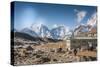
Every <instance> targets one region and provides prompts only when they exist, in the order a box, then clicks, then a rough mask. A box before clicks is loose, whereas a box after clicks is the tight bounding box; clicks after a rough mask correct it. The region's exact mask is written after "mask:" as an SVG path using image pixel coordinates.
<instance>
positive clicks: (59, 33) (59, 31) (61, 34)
mask: <svg viewBox="0 0 100 67" xmlns="http://www.w3.org/2000/svg"><path fill="white" fill-rule="evenodd" d="M66 33H67V28H66V27H65V26H58V27H56V28H54V29H52V30H51V34H52V38H53V39H64V38H65V36H66Z"/></svg>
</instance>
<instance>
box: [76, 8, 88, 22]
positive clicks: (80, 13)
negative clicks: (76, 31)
mask: <svg viewBox="0 0 100 67" xmlns="http://www.w3.org/2000/svg"><path fill="white" fill-rule="evenodd" d="M74 11H75V12H76V13H77V14H76V16H77V19H76V20H77V23H80V22H81V21H82V20H83V19H84V17H85V16H86V14H87V12H86V11H79V10H77V9H74Z"/></svg>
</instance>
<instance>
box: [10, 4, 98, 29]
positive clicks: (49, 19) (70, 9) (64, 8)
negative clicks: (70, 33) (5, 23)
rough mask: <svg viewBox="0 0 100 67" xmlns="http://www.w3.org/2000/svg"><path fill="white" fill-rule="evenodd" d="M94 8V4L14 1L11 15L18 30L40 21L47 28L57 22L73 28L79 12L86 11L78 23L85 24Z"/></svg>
mask: <svg viewBox="0 0 100 67" xmlns="http://www.w3.org/2000/svg"><path fill="white" fill-rule="evenodd" d="M96 9H97V8H96V7H95V6H75V5H63V4H60V5H58V4H42V3H31V2H15V3H14V16H12V17H14V27H15V28H16V29H19V30H20V29H22V28H25V27H30V26H31V25H32V24H35V23H42V24H44V25H47V26H48V27H49V28H52V27H53V26H54V25H55V24H57V25H65V26H66V27H69V28H70V29H73V28H74V27H75V25H76V24H77V19H78V18H77V14H78V13H79V12H81V11H84V12H86V15H85V17H84V18H83V19H82V20H81V21H80V23H84V24H86V23H87V20H88V19H89V18H90V17H91V15H92V14H93V13H95V12H96Z"/></svg>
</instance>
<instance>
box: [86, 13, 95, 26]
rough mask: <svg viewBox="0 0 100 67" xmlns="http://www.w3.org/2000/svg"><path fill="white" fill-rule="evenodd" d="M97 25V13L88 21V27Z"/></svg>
mask: <svg viewBox="0 0 100 67" xmlns="http://www.w3.org/2000/svg"><path fill="white" fill-rule="evenodd" d="M96 23H97V13H96V12H95V13H94V14H93V15H92V16H91V17H90V19H88V21H87V25H88V26H94V25H95V24H96Z"/></svg>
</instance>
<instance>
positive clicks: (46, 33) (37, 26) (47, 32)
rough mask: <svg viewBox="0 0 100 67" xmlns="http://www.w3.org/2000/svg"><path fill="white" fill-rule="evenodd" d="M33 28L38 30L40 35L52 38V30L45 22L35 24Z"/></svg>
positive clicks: (35, 30)
mask: <svg viewBox="0 0 100 67" xmlns="http://www.w3.org/2000/svg"><path fill="white" fill-rule="evenodd" d="M31 30H32V31H34V32H36V34H37V35H38V36H39V37H48V38H51V33H50V30H49V29H48V27H47V26H45V25H43V24H33V25H32V26H31Z"/></svg>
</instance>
